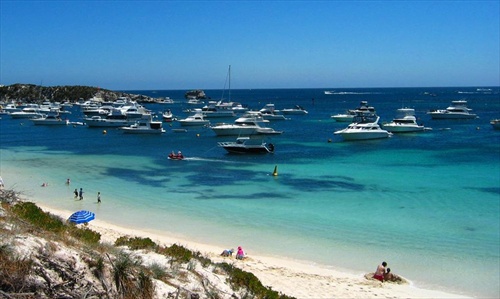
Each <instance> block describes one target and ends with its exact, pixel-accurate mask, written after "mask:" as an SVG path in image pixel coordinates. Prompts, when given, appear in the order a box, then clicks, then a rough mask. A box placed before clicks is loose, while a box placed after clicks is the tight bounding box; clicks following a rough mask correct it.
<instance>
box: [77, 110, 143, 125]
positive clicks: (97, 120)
mask: <svg viewBox="0 0 500 299" xmlns="http://www.w3.org/2000/svg"><path fill="white" fill-rule="evenodd" d="M84 120H85V123H86V124H87V126H89V127H126V126H131V125H133V124H134V123H135V122H136V121H137V119H129V118H128V117H127V115H126V114H125V112H124V111H123V110H121V109H120V108H113V109H112V110H111V112H110V113H109V114H108V115H103V116H99V115H95V116H92V117H87V118H84Z"/></svg>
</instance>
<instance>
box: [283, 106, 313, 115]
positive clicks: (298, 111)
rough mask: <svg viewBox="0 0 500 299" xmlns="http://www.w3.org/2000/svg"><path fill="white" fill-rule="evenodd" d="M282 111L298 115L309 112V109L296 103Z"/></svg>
mask: <svg viewBox="0 0 500 299" xmlns="http://www.w3.org/2000/svg"><path fill="white" fill-rule="evenodd" d="M281 113H283V114H296V115H304V114H307V113H308V112H307V110H306V109H304V108H303V107H301V106H299V105H295V107H293V108H285V109H281Z"/></svg>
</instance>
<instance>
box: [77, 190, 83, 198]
mask: <svg viewBox="0 0 500 299" xmlns="http://www.w3.org/2000/svg"><path fill="white" fill-rule="evenodd" d="M78 196H80V200H82V199H83V189H82V188H80V193H78Z"/></svg>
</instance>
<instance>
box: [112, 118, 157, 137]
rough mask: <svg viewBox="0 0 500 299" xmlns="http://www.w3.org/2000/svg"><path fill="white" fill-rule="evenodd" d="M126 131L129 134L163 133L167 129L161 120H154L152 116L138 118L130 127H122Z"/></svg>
mask: <svg viewBox="0 0 500 299" xmlns="http://www.w3.org/2000/svg"><path fill="white" fill-rule="evenodd" d="M120 129H122V130H123V132H124V133H129V134H162V133H165V129H163V127H162V122H161V121H153V119H152V118H149V119H141V120H138V121H137V122H136V123H135V124H133V125H130V126H128V127H121V128H120Z"/></svg>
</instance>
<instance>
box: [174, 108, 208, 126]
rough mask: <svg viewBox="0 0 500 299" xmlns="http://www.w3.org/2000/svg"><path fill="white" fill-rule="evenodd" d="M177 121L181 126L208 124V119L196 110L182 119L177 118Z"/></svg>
mask: <svg viewBox="0 0 500 299" xmlns="http://www.w3.org/2000/svg"><path fill="white" fill-rule="evenodd" d="M197 110H198V109H197ZM179 123H180V124H181V126H206V125H209V124H210V121H209V120H207V119H205V118H203V114H201V113H199V112H196V113H195V114H193V115H190V116H188V117H186V118H184V119H179Z"/></svg>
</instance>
